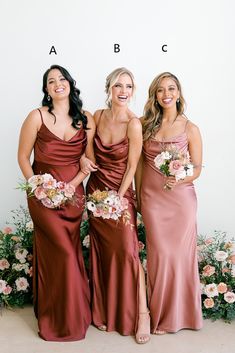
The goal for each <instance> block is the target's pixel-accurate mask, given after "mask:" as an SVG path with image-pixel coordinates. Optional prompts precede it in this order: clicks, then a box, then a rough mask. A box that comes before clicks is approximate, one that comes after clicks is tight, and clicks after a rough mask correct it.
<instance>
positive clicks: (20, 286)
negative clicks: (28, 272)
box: [15, 277, 29, 291]
mask: <svg viewBox="0 0 235 353" xmlns="http://www.w3.org/2000/svg"><path fill="white" fill-rule="evenodd" d="M15 284H16V289H17V290H18V291H20V290H26V289H27V288H28V286H29V283H28V281H27V279H26V278H25V277H19V278H17V279H16V280H15Z"/></svg>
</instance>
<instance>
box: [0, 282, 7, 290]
mask: <svg viewBox="0 0 235 353" xmlns="http://www.w3.org/2000/svg"><path fill="white" fill-rule="evenodd" d="M6 286H7V282H6V281H4V280H3V279H0V293H2V292H3V291H4V290H5V289H6Z"/></svg>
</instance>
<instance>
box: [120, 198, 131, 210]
mask: <svg viewBox="0 0 235 353" xmlns="http://www.w3.org/2000/svg"><path fill="white" fill-rule="evenodd" d="M120 204H121V209H122V210H126V209H127V208H128V205H129V201H128V199H127V198H126V197H121V198H120Z"/></svg>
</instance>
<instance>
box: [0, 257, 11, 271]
mask: <svg viewBox="0 0 235 353" xmlns="http://www.w3.org/2000/svg"><path fill="white" fill-rule="evenodd" d="M9 267H10V264H9V262H8V261H7V259H1V260H0V270H5V269H7V268H9Z"/></svg>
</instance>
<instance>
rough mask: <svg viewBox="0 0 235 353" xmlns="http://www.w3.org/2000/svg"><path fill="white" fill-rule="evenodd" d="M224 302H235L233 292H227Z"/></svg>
mask: <svg viewBox="0 0 235 353" xmlns="http://www.w3.org/2000/svg"><path fill="white" fill-rule="evenodd" d="M224 300H225V301H226V302H227V303H229V304H232V303H234V302H235V293H233V292H227V293H225V294H224Z"/></svg>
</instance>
